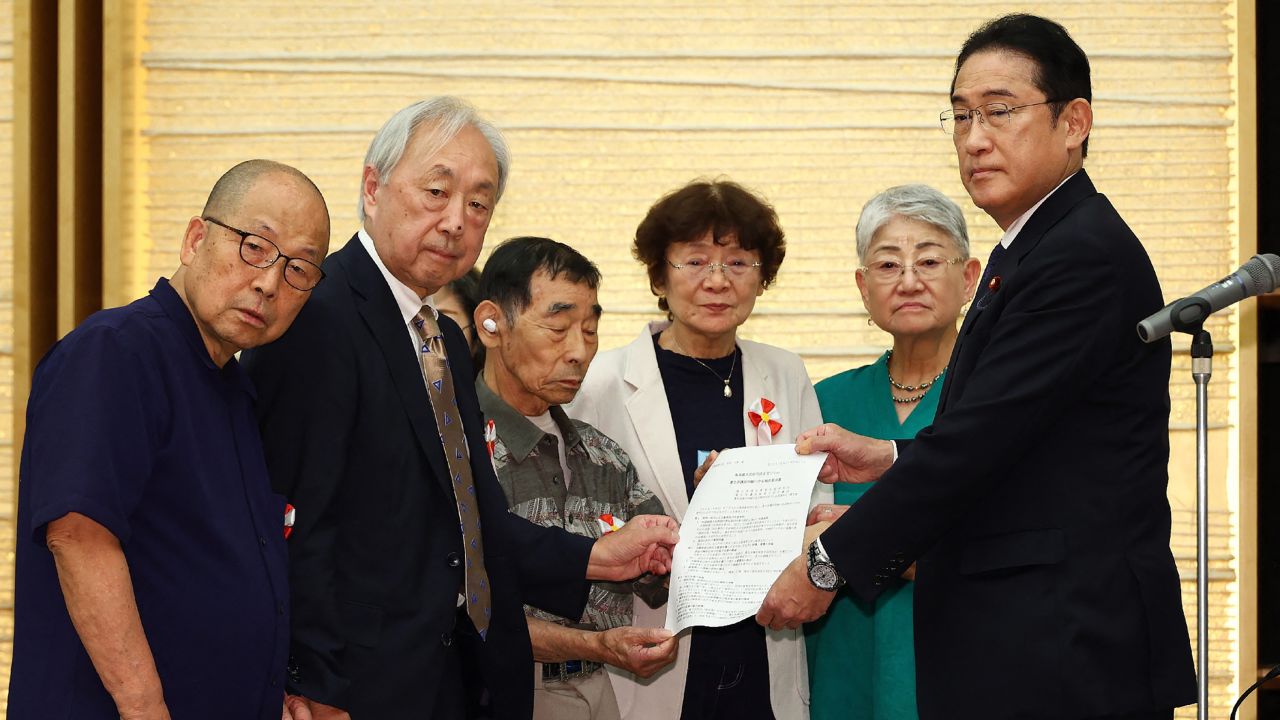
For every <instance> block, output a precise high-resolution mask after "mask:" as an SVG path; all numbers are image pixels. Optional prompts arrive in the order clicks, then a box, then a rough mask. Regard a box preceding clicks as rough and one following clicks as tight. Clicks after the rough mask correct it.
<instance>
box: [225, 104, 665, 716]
mask: <svg viewBox="0 0 1280 720" xmlns="http://www.w3.org/2000/svg"><path fill="white" fill-rule="evenodd" d="M507 167H508V155H507V148H506V145H505V144H504V142H503V140H502V137H501V135H500V134H499V133H498V131H497V130H496V129H495V128H494V127H493V126H492V125H490V124H488V123H487V122H485V121H484V120H483V119H481V118H479V117H478V116H477V115H476V114H475V111H474V110H473V109H472V108H471V107H470V106H468V105H467V104H466V103H464V102H462V101H460V100H457V99H455V98H435V99H433V100H428V101H423V102H420V103H417V104H414V105H411V106H409V107H407V108H405V109H404V110H402V111H400V112H399V113H397V114H396V115H394V116H393V117H392V118H391V119H390V120H388V121H387V124H386V125H384V126H383V128H382V129H381V130H380V131H379V132H378V134H377V136H375V138H374V140H373V142H372V143H371V144H370V147H369V152H368V154H367V156H366V158H365V165H364V173H363V179H362V183H361V195H360V206H359V211H360V218H361V220H362V221H363V227H362V228H361V229H360V231H359V232H358V233H357V234H356V236H355V237H353V238H352V239H351V241H350V242H349V243H347V245H346V247H344V248H343V249H341V250H339V251H338V252H336V253H334V254H333V255H331V256H329V258H328V259H327V260H326V261H325V262H324V265H323V267H324V271H325V273H326V275H327V281H326V282H325V283H324V284H323V285H322V286H321V287H320V288H318V289H317V291H316V292H314V293H313V295H312V299H311V302H310V303H309V304H308V311H307V312H305V313H304V314H301V315H299V317H298V320H297V322H295V324H294V326H293V328H292V330H291V332H289V333H287V334H286V335H285V336H284V337H283V338H281V339H280V340H279V341H278V342H276V343H275V344H273V345H271V346H270V347H267V348H263V349H261V350H259V351H257V352H254V353H249V354H248V355H247V356H246V358H245V360H244V364H245V366H246V367H247V368H248V369H249V372H250V374H251V375H252V376H253V379H254V382H255V383H256V385H257V387H258V392H259V398H258V414H259V421H260V423H261V425H262V432H263V436H264V438H265V439H266V445H267V464H268V466H269V469H270V472H271V477H272V482H273V485H274V486H275V488H276V490H277V491H278V492H280V493H282V494H284V495H285V496H286V497H288V498H289V500H290V502H291V503H292V504H293V505H294V507H295V508H296V522H295V524H294V526H293V532H292V537H291V538H290V540H289V546H290V547H289V551H290V552H289V556H290V557H289V559H290V583H291V587H292V595H293V617H292V642H291V647H290V653H291V658H290V660H291V661H290V670H289V675H290V678H289V691H290V692H291V693H292V694H293V696H292V697H291V698H290V702H291V707H292V708H294V709H297V710H301V709H305V710H308V711H310V713H311V715H312V716H313V717H314V718H316V719H317V720H322V719H324V718H349V717H355V718H357V720H363V719H364V718H372V719H374V720H380V719H382V718H427V717H430V718H460V717H464V716H469V715H474V714H475V712H476V711H477V707H478V703H479V702H480V701H478V700H477V698H485V700H484V701H483V702H484V705H485V706H487V712H488V713H490V714H491V716H493V717H498V718H519V717H525V718H527V717H529V715H530V713H531V711H532V710H531V709H532V698H531V691H530V682H529V678H530V676H531V674H532V671H533V664H532V656H531V653H530V646H529V634H528V629H527V627H526V624H525V620H524V612H523V609H522V603H529V604H531V605H535V606H538V607H541V608H543V609H545V610H548V611H549V612H553V613H556V614H558V615H564V616H569V617H577V616H580V615H581V614H582V611H583V606H584V604H585V601H586V597H587V590H588V583H587V582H586V580H587V579H588V578H589V579H595V580H623V579H630V578H634V577H636V576H639V575H640V574H641V573H643V572H645V571H653V572H658V573H664V572H666V571H667V569H668V563H669V560H670V555H669V550H670V547H671V545H672V544H673V543H674V541H675V523H674V522H673V521H671V520H670V519H668V518H665V517H653V516H640V517H637V518H634V519H633V520H632V522H630V523H628V524H627V525H626V526H625V527H624V528H623V529H622V530H620V531H619V532H617V533H612V534H610V535H608V536H607V537H605V538H602V539H600V540H598V541H594V543H593V541H592V540H590V539H587V538H583V537H579V536H575V535H571V534H569V533H567V532H564V531H563V530H561V529H553V528H543V527H538V526H535V525H533V524H531V523H529V522H527V521H525V520H524V519H522V518H519V517H517V516H515V515H512V514H510V513H508V512H507V503H506V500H505V498H504V497H503V494H502V490H501V488H500V487H499V486H498V483H497V480H496V479H495V477H494V474H493V466H492V464H491V463H490V461H489V458H488V457H487V453H486V452H485V441H484V437H483V434H482V417H481V414H480V409H479V405H478V401H477V399H476V395H475V389H474V386H473V378H474V377H475V374H474V372H473V371H472V367H471V361H470V354H469V352H468V349H467V344H466V340H465V339H464V337H463V335H462V332H461V330H460V329H459V328H458V326H457V325H456V324H454V323H453V321H451V320H448V319H447V318H445V317H444V316H442V315H440V314H439V313H436V311H435V309H434V307H432V306H431V304H430V296H431V295H432V294H433V293H434V292H435V291H436V290H438V289H440V288H441V287H443V286H444V285H446V284H447V283H449V282H450V281H452V280H454V279H456V278H458V277H460V276H461V275H463V274H464V273H465V272H466V271H468V270H469V269H470V268H471V266H472V265H473V264H474V263H475V261H476V258H477V256H478V255H479V253H480V248H481V245H482V243H483V241H484V235H485V231H486V230H487V228H488V226H489V219H490V217H491V213H492V211H493V208H494V206H495V205H496V203H497V202H498V199H499V198H500V197H501V195H502V190H503V186H504V185H505V181H506V176H507ZM424 302H425V304H424ZM442 351H443V352H442ZM442 354H443V356H444V357H441V355H442ZM450 396H452V397H450ZM437 417H439V418H440V420H439V422H437ZM457 420H460V421H461V426H462V430H461V431H458V430H457V425H456V424H455V421H457ZM450 426H452V427H450ZM464 538H465V540H464ZM301 714H302V713H301V712H299V715H301Z"/></svg>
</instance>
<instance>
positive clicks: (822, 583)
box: [809, 540, 844, 592]
mask: <svg viewBox="0 0 1280 720" xmlns="http://www.w3.org/2000/svg"><path fill="white" fill-rule="evenodd" d="M809 582H811V583H813V586H814V587H816V588H818V589H819V590H826V591H827V592H835V591H836V590H839V589H840V588H841V587H842V586H843V585H844V578H842V577H840V573H839V572H838V571H837V570H836V566H835V565H833V564H831V558H829V557H827V554H826V553H825V552H823V551H822V548H820V547H818V541H817V540H814V541H813V542H811V543H809Z"/></svg>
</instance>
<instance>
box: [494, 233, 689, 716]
mask: <svg viewBox="0 0 1280 720" xmlns="http://www.w3.org/2000/svg"><path fill="white" fill-rule="evenodd" d="M599 285H600V271H599V270H598V269H597V268H596V266H595V265H594V264H592V263H591V261H590V260H588V259H587V258H585V257H583V256H582V255H581V254H580V253H578V252H577V251H576V250H574V249H573V248H571V247H569V246H568V245H565V244H563V243H559V242H556V241H554V240H550V239H547V238H538V237H520V238H513V239H511V240H508V241H506V242H504V243H503V244H501V245H499V246H498V248H497V249H496V250H494V251H493V254H492V255H491V256H490V257H489V260H488V262H486V263H485V268H484V274H483V275H482V276H481V278H480V298H481V302H480V303H479V305H478V306H477V307H476V314H475V318H474V320H475V322H476V327H477V328H478V330H479V339H480V341H481V342H483V343H484V346H485V367H484V373H483V374H482V376H481V377H480V378H478V379H477V380H476V395H477V396H478V397H479V398H480V409H481V410H482V411H483V412H484V414H485V417H486V418H487V428H488V430H487V432H486V434H487V437H488V439H489V443H488V444H489V451H490V453H491V455H492V457H493V463H494V468H495V470H496V471H497V473H498V482H499V484H501V485H502V489H503V492H504V493H505V494H506V496H507V502H508V503H509V504H510V507H511V512H513V513H515V514H517V515H520V516H522V517H524V518H526V519H528V520H530V521H531V522H534V523H537V524H539V525H546V526H550V527H560V528H564V529H565V530H568V531H569V532H571V533H574V534H576V535H583V536H586V537H591V538H596V537H600V536H602V535H606V534H609V533H612V532H614V530H616V529H617V528H619V527H621V526H623V525H624V524H625V523H626V522H627V521H628V520H630V519H631V518H633V517H635V516H636V515H639V514H646V513H650V514H652V513H662V512H663V509H662V504H661V503H660V502H659V501H658V499H657V498H655V497H654V495H653V493H652V492H650V491H649V490H648V489H647V488H646V487H645V486H644V485H643V484H641V483H640V481H639V479H638V478H637V477H636V470H635V467H634V466H633V465H632V464H631V460H630V458H628V457H627V454H626V452H625V451H624V450H623V449H622V448H621V447H620V446H619V445H618V444H617V443H616V442H614V441H613V440H611V439H609V438H608V437H606V436H605V435H604V434H603V433H601V432H600V431H599V430H597V429H595V428H594V427H592V426H591V425H589V424H587V423H585V422H582V421H580V420H571V419H570V418H569V416H568V415H566V414H565V411H564V410H562V409H561V407H560V406H561V405H562V404H564V403H567V402H569V401H571V400H573V398H574V396H576V395H577V394H578V390H579V388H580V387H581V385H582V378H583V376H584V375H586V372H587V367H588V366H589V365H590V364H591V359H592V358H593V357H595V354H596V349H597V340H596V327H597V325H598V324H599V321H600V313H601V308H600V304H599V302H598V300H597V296H596V290H597V288H598V286H599ZM633 593H634V594H635V595H638V596H640V597H641V598H642V599H644V600H645V601H646V602H648V603H650V605H651V606H652V607H658V606H660V605H662V603H664V602H665V601H666V589H665V587H664V586H663V584H662V578H660V577H655V576H653V575H646V576H644V577H643V578H641V579H638V580H636V581H635V582H630V583H605V582H597V583H593V584H592V586H591V591H590V594H589V595H588V599H587V609H586V611H585V612H584V613H583V614H582V615H580V616H573V617H563V616H559V615H554V614H552V613H548V612H545V611H542V610H538V609H537V608H533V607H526V608H525V613H526V615H527V620H528V623H529V639H530V641H531V643H532V645H533V657H534V660H536V661H538V662H537V663H536V665H535V670H534V676H533V688H534V691H533V717H534V718H535V720H543V719H544V718H545V719H546V720H612V719H613V718H618V717H619V711H618V702H617V699H616V698H615V697H614V694H613V687H612V685H611V683H610V680H609V673H608V671H607V670H606V668H605V666H606V665H610V666H614V667H618V668H621V669H624V670H626V671H627V672H629V673H633V674H635V675H639V676H640V677H649V676H650V675H652V674H653V673H655V672H657V671H658V670H660V669H661V668H662V667H664V666H666V665H667V664H669V663H671V662H672V661H673V660H674V659H675V655H676V648H677V644H676V640H675V638H674V637H673V636H672V634H671V633H670V632H668V631H667V630H664V629H661V628H636V627H631V621H632V597H633Z"/></svg>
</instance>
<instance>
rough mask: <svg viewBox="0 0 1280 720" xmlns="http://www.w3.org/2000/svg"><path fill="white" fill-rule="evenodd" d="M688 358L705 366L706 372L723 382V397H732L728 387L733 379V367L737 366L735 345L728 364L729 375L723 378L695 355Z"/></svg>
mask: <svg viewBox="0 0 1280 720" xmlns="http://www.w3.org/2000/svg"><path fill="white" fill-rule="evenodd" d="M689 358H690V359H692V360H693V361H694V362H696V363H698V364H699V365H701V366H702V367H704V368H706V369H707V372H709V373H711V374H712V375H715V376H716V379H717V380H720V381H722V382H723V383H724V396H725V397H727V398H731V397H733V388H731V387H729V383H730V382H732V381H733V369H734V368H736V367H737V366H738V348H737V347H736V346H735V347H734V349H733V362H732V363H730V364H729V377H723V378H722V377H720V373H718V372H716V371H715V370H712V369H711V366H710V365H708V364H706V363H704V362H702V361H701V360H699V359H698V358H696V357H693V356H692V355H690V356H689Z"/></svg>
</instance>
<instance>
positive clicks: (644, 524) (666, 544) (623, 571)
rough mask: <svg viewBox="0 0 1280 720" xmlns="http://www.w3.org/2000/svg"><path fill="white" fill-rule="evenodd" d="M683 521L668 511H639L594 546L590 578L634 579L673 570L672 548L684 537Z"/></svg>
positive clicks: (588, 574)
mask: <svg viewBox="0 0 1280 720" xmlns="http://www.w3.org/2000/svg"><path fill="white" fill-rule="evenodd" d="M679 529H680V525H679V523H677V522H676V521H675V520H674V519H672V518H669V517H667V516H665V515H637V516H635V517H633V518H631V519H630V520H628V521H627V523H626V524H625V525H623V526H622V528H621V529H619V530H616V531H614V532H611V533H608V534H607V535H605V536H604V537H601V538H600V539H599V540H596V544H595V545H594V546H592V548H591V559H590V560H589V561H588V562H587V579H588V580H610V581H614V582H617V581H622V580H631V579H634V578H637V577H640V576H641V575H643V574H645V573H647V572H649V573H653V574H654V575H666V574H667V573H669V572H671V551H672V550H673V549H674V548H675V546H676V543H677V542H679V541H680V533H679Z"/></svg>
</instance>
